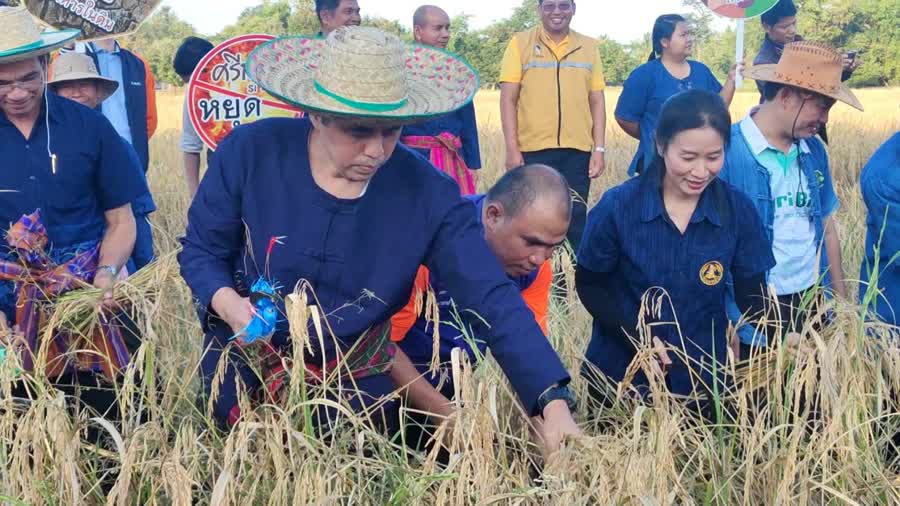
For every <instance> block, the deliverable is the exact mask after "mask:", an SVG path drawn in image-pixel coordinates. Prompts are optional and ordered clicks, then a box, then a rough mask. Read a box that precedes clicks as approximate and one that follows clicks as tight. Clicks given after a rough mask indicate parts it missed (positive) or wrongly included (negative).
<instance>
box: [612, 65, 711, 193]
mask: <svg viewBox="0 0 900 506" xmlns="http://www.w3.org/2000/svg"><path fill="white" fill-rule="evenodd" d="M688 64H689V65H690V67H691V73H690V74H689V75H688V76H687V77H686V78H684V79H676V78H675V77H674V76H673V75H672V74H670V73H669V71H668V70H666V67H665V66H664V65H663V63H662V61H661V60H659V59H656V60H653V61H649V62H647V63H645V64H643V65H641V66H640V67H638V68H636V69H634V70H633V71H632V72H631V74H630V75H629V76H628V79H626V80H625V84H624V85H623V86H622V94H621V95H619V102H618V103H617V104H616V117H617V118H621V119H623V120H625V121H633V122H635V123H638V124H639V125H640V127H641V141H640V144H639V145H638V150H637V153H635V155H634V159H633V160H632V161H631V165H629V166H628V175H630V176H633V175H634V174H635V173H636V172H641V171H643V170H644V169H646V168H647V167H649V166H650V162H652V161H653V158H654V155H655V153H656V144H655V143H654V141H653V136H654V135H655V133H656V125H657V124H658V123H659V114H660V112H661V111H662V106H663V104H664V103H665V102H666V100H668V99H669V98H670V97H671V96H672V95H675V94H677V93H680V92H682V91H687V90H693V89H697V90H707V91H711V92H713V93H719V92H720V91H722V84H721V83H719V81H718V80H717V79H716V76H714V75H713V73H712V71H710V70H709V67H707V66H706V65H704V64H702V63H700V62H696V61H693V60H688ZM641 161H642V162H641ZM639 162H641V165H640V166H638V163H639Z"/></svg>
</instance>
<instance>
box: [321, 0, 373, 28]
mask: <svg viewBox="0 0 900 506" xmlns="http://www.w3.org/2000/svg"><path fill="white" fill-rule="evenodd" d="M316 17H318V18H319V35H320V36H327V35H328V34H329V33H331V32H333V31H335V30H337V29H338V28H340V27H342V26H359V25H360V23H362V18H361V17H360V16H359V3H358V2H357V1H356V0H316Z"/></svg>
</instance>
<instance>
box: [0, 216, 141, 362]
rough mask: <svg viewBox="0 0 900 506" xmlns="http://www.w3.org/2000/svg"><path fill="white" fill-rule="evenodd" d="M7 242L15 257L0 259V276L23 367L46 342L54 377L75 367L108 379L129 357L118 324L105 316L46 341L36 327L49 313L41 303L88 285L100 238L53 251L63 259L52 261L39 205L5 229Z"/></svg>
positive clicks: (96, 261) (95, 267)
mask: <svg viewBox="0 0 900 506" xmlns="http://www.w3.org/2000/svg"><path fill="white" fill-rule="evenodd" d="M6 239H7V243H8V244H9V246H10V248H11V249H12V251H13V255H12V256H14V257H15V256H17V257H18V259H19V261H18V262H15V261H10V260H2V259H0V282H2V281H11V282H13V284H14V294H15V300H16V314H15V318H16V320H15V323H16V324H17V325H18V326H19V329H20V331H21V336H20V337H19V338H17V339H16V341H14V342H12V343H5V344H11V345H12V346H13V347H14V348H16V349H17V350H21V355H22V362H23V364H22V365H23V369H25V370H26V371H33V370H34V365H35V354H38V355H40V354H39V353H38V351H39V349H40V346H41V345H45V346H46V350H45V351H46V355H47V358H46V374H47V376H48V377H49V378H56V377H59V376H60V375H62V374H63V373H66V372H72V371H75V370H80V371H93V372H100V373H103V374H104V375H105V376H106V377H107V379H113V378H114V377H115V376H116V374H118V372H119V370H120V369H122V368H123V367H125V366H127V365H128V363H129V361H130V355H129V352H128V348H127V346H126V345H125V340H124V338H123V336H122V332H121V330H120V329H119V328H118V327H117V326H116V325H113V324H110V323H108V322H106V321H104V320H105V319H104V318H101V323H100V325H99V326H97V328H95V329H94V330H93V332H92V333H91V335H89V336H80V335H79V336H73V335H71V334H69V333H66V332H62V331H60V332H58V333H57V334H56V335H54V336H53V339H52V340H50V341H49V342H46V343H41V342H40V341H39V335H38V334H39V332H40V330H41V328H43V327H44V326H45V325H46V323H47V319H48V317H49V314H48V312H47V311H46V303H47V302H48V301H50V300H52V299H53V298H54V297H56V296H59V295H61V294H63V293H65V292H68V291H70V290H74V289H77V288H85V287H87V286H90V280H91V279H93V276H94V272H95V271H96V270H97V264H98V262H99V260H100V242H99V241H92V242H89V243H85V244H81V245H77V246H74V247H72V248H68V249H67V250H66V251H59V250H57V251H55V252H54V255H55V256H57V258H60V257H64V258H68V260H66V261H64V262H61V263H58V264H57V263H55V262H54V261H53V260H52V259H51V258H50V257H49V256H48V255H47V254H46V253H45V247H46V245H47V243H48V237H47V230H46V228H44V225H43V224H42V222H41V216H40V211H35V212H34V213H33V214H31V215H27V216H23V217H22V218H21V219H20V220H19V221H18V222H16V223H15V224H14V225H13V226H12V227H11V228H10V229H9V231H8V232H7V237H6Z"/></svg>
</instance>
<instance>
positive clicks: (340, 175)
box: [179, 27, 579, 451]
mask: <svg viewBox="0 0 900 506" xmlns="http://www.w3.org/2000/svg"><path fill="white" fill-rule="evenodd" d="M307 49H308V50H307ZM288 55H290V56H291V58H292V60H289V59H288V58H287V56H288ZM286 61H289V62H290V63H285V62H286ZM438 66H440V67H441V69H440V72H438V68H437V67H438ZM247 68H248V72H249V74H250V77H251V78H252V79H253V80H254V81H255V82H256V83H257V84H259V85H260V86H261V87H262V88H263V89H265V90H266V91H268V92H269V93H272V94H273V95H275V96H280V97H282V98H283V99H284V100H286V101H288V102H289V103H291V104H292V105H295V106H297V107H299V108H301V109H303V110H305V111H307V112H309V119H303V120H300V119H292V118H291V119H287V118H282V119H266V120H262V121H258V122H255V123H253V124H250V125H244V126H241V127H240V128H238V129H236V130H235V131H234V132H233V133H232V134H231V135H230V136H229V137H228V138H227V139H225V141H224V142H223V143H222V144H221V145H220V147H219V149H218V151H217V152H216V157H215V159H214V161H213V163H212V164H211V166H210V169H209V171H208V172H207V174H206V176H205V177H204V178H203V181H202V182H201V183H200V189H199V191H198V192H197V196H196V198H195V199H194V202H193V204H192V206H191V209H190V211H189V214H188V228H187V233H186V237H185V239H184V241H183V244H184V248H183V250H182V252H181V254H180V255H179V261H180V263H181V272H182V275H183V276H184V278H185V280H186V282H187V284H188V286H189V287H190V288H191V289H192V291H193V293H194V295H195V297H196V298H197V300H198V302H199V309H200V318H201V322H202V325H203V329H204V331H205V333H206V345H205V346H204V349H205V350H207V351H206V352H205V354H204V357H203V359H202V365H201V367H202V371H203V374H204V377H205V381H204V386H205V389H206V392H207V394H209V395H212V394H213V393H215V394H216V395H215V396H214V397H213V412H214V414H215V416H216V417H217V419H219V420H221V421H223V422H226V423H236V422H237V421H238V420H240V419H241V417H243V416H245V415H249V416H252V415H251V414H249V413H244V412H243V411H242V409H241V408H240V406H239V404H238V402H237V399H238V398H239V397H240V395H239V392H240V391H242V390H244V389H246V391H247V392H248V393H250V395H251V396H252V397H251V398H256V399H262V400H265V401H268V402H277V401H279V400H284V397H283V395H284V394H283V392H284V388H285V383H286V379H287V378H286V373H287V372H288V371H286V370H289V369H290V363H287V365H285V364H286V363H285V361H284V360H282V359H281V358H278V357H290V356H291V353H293V354H294V356H298V353H304V354H305V357H304V361H303V364H294V366H295V367H303V368H304V369H305V373H304V375H303V377H304V378H305V380H306V382H307V388H308V391H314V392H321V391H322V390H321V388H325V386H324V385H330V386H331V388H332V389H333V388H334V387H335V381H336V380H337V378H340V381H341V383H342V384H343V392H345V395H344V396H343V397H344V399H345V400H346V401H347V402H349V405H350V407H351V408H352V409H355V410H357V411H358V412H359V411H360V410H363V409H368V407H371V406H373V405H376V404H377V403H379V402H380V401H383V400H384V399H385V396H386V395H389V394H390V393H391V392H393V391H394V389H395V386H394V384H393V382H392V380H391V378H390V376H389V374H388V373H389V371H390V370H391V369H392V367H395V364H394V361H393V357H394V354H395V350H396V347H395V345H394V344H393V343H391V341H390V318H391V316H392V315H393V314H395V313H396V312H397V311H399V310H400V309H401V308H402V307H403V306H405V305H406V304H407V302H408V301H409V295H410V292H411V291H412V287H413V281H414V280H415V278H416V273H417V271H418V269H419V266H421V265H425V266H426V267H428V269H429V271H430V272H431V273H433V274H434V275H436V276H439V277H440V279H441V280H443V282H444V283H446V286H447V289H448V290H449V291H450V292H451V293H453V294H454V298H455V301H456V303H457V305H458V307H460V308H461V310H466V309H471V310H472V311H474V312H475V313H477V314H479V315H481V316H482V318H483V319H484V320H485V321H486V322H488V323H489V324H490V326H491V330H490V332H489V333H488V334H487V335H485V339H486V340H487V344H488V346H490V348H491V350H492V352H493V355H494V357H495V358H496V359H497V361H498V362H499V364H500V366H501V368H502V369H503V370H504V372H505V373H506V375H507V377H508V378H509V380H510V381H511V383H512V385H513V388H514V390H515V391H516V393H517V394H518V396H519V399H520V400H521V403H522V405H523V406H525V409H526V410H527V411H528V413H529V414H530V415H533V416H542V417H543V419H544V422H545V423H544V425H543V436H544V442H545V445H546V448H547V450H549V451H553V450H554V449H555V448H556V447H557V445H558V444H559V442H560V440H561V438H562V437H563V436H564V435H566V434H577V433H579V430H578V428H577V426H576V425H575V424H574V421H573V419H572V416H571V412H570V405H571V404H570V399H571V394H570V393H569V391H568V388H567V384H568V382H569V375H568V373H567V372H566V370H565V368H564V366H563V364H562V362H561V361H560V359H559V357H558V356H557V354H556V352H555V351H554V350H553V348H552V347H551V346H550V344H549V342H548V341H547V339H546V337H545V336H544V335H543V333H542V332H541V328H540V326H539V325H538V324H537V322H535V320H534V317H533V315H532V313H531V311H529V309H528V308H527V306H526V305H525V303H524V302H523V301H522V297H521V295H520V293H519V290H518V289H517V287H516V286H515V285H514V284H513V283H512V282H511V281H510V280H509V279H508V278H507V276H506V275H505V273H504V272H503V269H502V268H501V267H500V266H499V265H498V263H497V261H496V258H495V257H494V255H493V253H491V250H490V248H489V247H488V245H487V244H486V242H485V240H484V237H483V236H482V234H481V230H480V228H479V226H478V224H477V221H476V216H475V212H474V209H473V206H474V204H473V203H472V202H471V201H470V200H465V199H463V198H462V197H460V195H459V189H458V188H457V186H456V184H454V183H453V182H452V181H451V180H450V179H449V178H447V177H446V176H444V175H442V174H440V173H439V172H437V171H435V170H434V169H433V168H431V166H430V164H428V162H427V161H426V160H424V159H423V158H422V157H421V156H418V155H416V154H414V153H413V152H412V151H410V150H409V148H406V147H405V146H402V145H399V146H398V140H399V137H400V130H401V127H402V125H404V124H407V123H409V122H412V121H416V120H428V119H433V117H434V116H437V115H441V114H446V113H450V112H453V111H455V110H457V109H459V108H461V107H463V106H464V105H466V104H467V103H469V101H470V100H471V97H472V95H473V94H474V91H475V90H476V89H477V87H478V78H477V75H476V74H475V73H474V71H473V70H472V69H471V67H469V66H468V65H466V64H465V63H464V62H462V61H460V60H458V59H457V58H455V57H453V56H450V55H447V54H445V53H441V52H439V51H437V50H434V49H431V48H425V47H421V46H409V45H405V44H404V43H403V42H401V41H400V40H399V39H398V38H397V37H396V36H394V35H391V34H388V33H386V32H383V31H381V30H378V29H375V28H361V27H344V28H340V29H338V30H336V31H334V32H332V33H331V35H329V37H328V38H327V39H324V40H323V39H321V38H306V37H286V38H281V39H277V40H274V41H271V42H269V43H266V44H263V45H262V46H260V47H259V48H257V50H256V51H255V52H254V53H252V54H251V55H250V57H249V59H248V62H247ZM361 68H366V69H369V72H361V71H360V69H361ZM439 78H440V79H439ZM398 224H402V226H398ZM260 278H263V280H266V281H267V282H268V283H267V285H271V286H274V287H278V288H277V289H275V290H267V291H265V292H260V293H251V288H253V287H254V285H255V286H256V287H259V286H261V285H262V283H260V281H261V280H260ZM282 287H286V288H282ZM291 290H296V292H297V293H298V294H299V295H303V296H305V297H307V299H306V300H308V301H309V302H308V303H309V304H313V305H315V306H316V311H314V312H312V313H311V316H310V317H311V318H313V319H316V322H315V323H316V324H315V325H311V326H310V327H309V328H308V329H297V328H294V329H292V331H293V332H292V333H293V334H295V336H297V335H299V336H300V337H303V334H307V333H308V336H309V337H308V339H309V346H306V347H305V349H304V350H296V351H293V352H292V351H291V343H292V338H291V337H290V336H289V332H288V329H287V325H286V323H284V322H278V323H277V326H276V330H275V331H274V333H273V334H272V336H271V338H269V339H268V340H267V341H266V342H267V343H268V345H264V346H263V347H262V348H260V352H261V353H262V355H264V357H263V359H262V362H263V363H262V365H261V366H259V367H256V368H254V367H251V365H250V364H249V363H248V362H247V359H246V358H245V357H246V356H247V354H246V353H244V352H241V351H239V347H240V346H241V344H242V342H243V341H244V339H243V336H245V335H246V332H245V329H247V328H248V326H249V325H250V324H251V323H252V322H253V321H254V318H258V316H254V309H253V305H254V303H251V300H257V301H259V300H260V297H268V298H272V299H276V300H278V301H279V302H278V304H281V302H280V299H281V298H282V297H284V296H286V295H287V294H288V293H290V291H291ZM269 292H275V293H269ZM251 296H252V297H251ZM293 300H294V302H297V301H298V300H299V301H301V302H302V300H303V299H301V298H300V297H299V296H298V297H295V298H294V299H293ZM301 307H303V306H301ZM296 308H297V306H293V305H292V309H294V310H296ZM294 312H295V311H294ZM292 314H293V312H292ZM317 315H320V316H317ZM295 321H297V320H295ZM301 321H302V320H301ZM316 329H321V332H319V331H318V330H316ZM232 336H234V337H235V339H232ZM304 339H306V338H304ZM259 345H260V344H259V343H258V344H251V345H250V346H259ZM296 345H298V346H299V345H300V343H297V344H296ZM273 356H274V357H275V358H274V359H273ZM536 359H539V360H536ZM220 360H224V363H222V364H221V365H220ZM396 366H398V367H403V364H399V363H398V364H396ZM255 369H256V370H260V373H261V374H256V373H254V370H255ZM237 379H240V384H241V385H242V387H241V389H240V390H238V387H237V385H236V380H237ZM351 379H352V381H351ZM332 392H333V390H332ZM329 397H331V398H334V395H330V396H329ZM325 408H326V407H325V406H324V405H323V409H322V410H318V411H317V412H316V414H317V415H318V420H319V424H320V425H322V424H327V417H328V416H331V417H332V418H333V417H335V416H337V413H336V412H333V411H330V410H328V409H325ZM373 416H374V417H375V418H376V419H378V420H379V421H380V422H381V423H382V424H385V425H387V426H388V427H389V428H390V427H393V428H394V429H396V427H397V424H396V423H393V424H392V423H391V422H392V420H391V418H392V417H395V416H396V406H395V405H394V404H393V403H390V402H389V403H387V404H381V405H380V407H379V408H378V411H377V413H376V414H373Z"/></svg>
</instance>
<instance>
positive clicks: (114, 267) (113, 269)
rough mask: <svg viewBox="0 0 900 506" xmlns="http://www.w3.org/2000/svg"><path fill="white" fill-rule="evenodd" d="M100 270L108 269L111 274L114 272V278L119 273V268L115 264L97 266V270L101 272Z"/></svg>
mask: <svg viewBox="0 0 900 506" xmlns="http://www.w3.org/2000/svg"><path fill="white" fill-rule="evenodd" d="M100 271H107V272H109V273H110V274H112V277H114V278H115V277H117V276H118V275H119V268H118V267H116V266H114V265H101V266H99V267H97V272H100ZM94 275H95V276H96V275H97V274H96V273H94Z"/></svg>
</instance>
